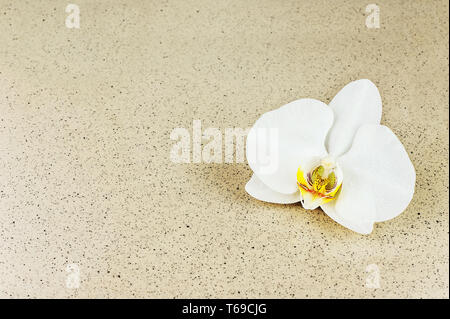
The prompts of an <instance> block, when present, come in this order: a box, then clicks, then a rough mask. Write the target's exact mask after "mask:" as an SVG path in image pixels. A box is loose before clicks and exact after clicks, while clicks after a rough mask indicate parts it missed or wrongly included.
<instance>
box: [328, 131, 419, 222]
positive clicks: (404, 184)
mask: <svg viewBox="0 0 450 319" xmlns="http://www.w3.org/2000/svg"><path fill="white" fill-rule="evenodd" d="M337 162H338V163H339V165H340V166H341V168H342V171H343V175H344V180H343V184H342V191H341V193H340V194H339V196H338V198H337V199H336V203H335V210H336V213H337V214H338V215H339V216H340V217H342V218H344V219H346V220H348V221H351V222H354V223H365V222H370V221H375V222H381V221H385V220H389V219H391V218H394V217H396V216H397V215H399V214H400V213H401V212H403V211H404V210H405V209H406V207H407V206H408V204H409V202H410V201H411V199H412V197H413V194H414V185H415V179H416V174H415V171H414V166H413V165H412V163H411V161H410V159H409V157H408V154H407V152H406V150H405V148H404V147H403V145H402V143H401V142H400V141H399V139H398V138H397V137H396V136H395V134H394V133H393V132H392V131H391V130H390V129H389V128H387V127H386V126H383V125H363V126H361V127H360V129H359V130H358V131H357V133H356V135H355V139H354V141H353V145H352V148H351V149H350V150H349V151H348V152H347V153H346V154H345V155H343V156H342V157H340V158H338V159H337Z"/></svg>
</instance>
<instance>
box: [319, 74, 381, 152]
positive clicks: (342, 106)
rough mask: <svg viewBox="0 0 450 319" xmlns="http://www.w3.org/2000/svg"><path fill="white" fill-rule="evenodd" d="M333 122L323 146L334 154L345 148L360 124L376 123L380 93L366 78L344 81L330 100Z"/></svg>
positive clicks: (377, 121) (379, 114) (379, 110)
mask: <svg viewBox="0 0 450 319" xmlns="http://www.w3.org/2000/svg"><path fill="white" fill-rule="evenodd" d="M330 107H331V109H332V110H333V112H334V124H333V127H332V128H331V130H330V132H329V134H328V137H327V140H326V146H327V150H328V152H329V153H330V155H331V156H334V157H338V156H340V155H342V154H344V153H345V152H346V151H348V150H349V149H350V147H351V145H352V141H353V138H354V136H355V133H356V131H357V130H358V128H359V127H360V126H361V125H363V124H380V120H381V96H380V93H379V92H378V89H377V87H376V86H375V84H373V83H372V82H371V81H370V80H365V79H364V80H358V81H353V82H350V83H349V84H347V85H346V86H345V87H344V88H343V89H341V90H340V91H339V92H338V94H337V95H336V96H335V97H334V98H333V100H332V101H331V102H330Z"/></svg>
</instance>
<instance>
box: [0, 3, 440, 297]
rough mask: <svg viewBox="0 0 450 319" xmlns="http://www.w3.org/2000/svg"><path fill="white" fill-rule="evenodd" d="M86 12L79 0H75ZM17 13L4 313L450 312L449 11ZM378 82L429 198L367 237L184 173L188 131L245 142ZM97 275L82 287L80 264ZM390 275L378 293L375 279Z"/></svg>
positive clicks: (2, 96) (6, 44) (0, 246)
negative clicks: (229, 300) (303, 110)
mask: <svg viewBox="0 0 450 319" xmlns="http://www.w3.org/2000/svg"><path fill="white" fill-rule="evenodd" d="M71 2H72V1H71ZM74 2H75V3H77V4H78V5H79V6H80V9H81V28H80V29H79V30H76V29H67V28H66V27H65V18H66V13H65V11H64V10H65V6H66V5H67V3H68V2H67V3H66V2H64V1H59V0H58V1H56V0H54V1H50V0H47V1H37V0H36V1H32V0H28V1H23V0H14V1H13V0H0V30H1V32H0V297H33V298H34V297H46V298H48V297H78V298H80V297H109V298H116V297H152V298H159V297H169V298H171V297H176V298H178V297H275V298H278V297H288V298H289V297H297V298H303V297H306V298H312V297H332V298H336V297H351V298H358V297H363V298H372V297H380V298H388V297H399V298H413V297H424V298H429V297H432V298H435V297H447V298H448V296H449V291H448V283H449V264H448V257H449V256H448V255H449V234H448V228H449V227H448V226H449V219H448V213H449V209H448V204H449V197H448V196H449V192H448V177H449V166H448V151H449V148H448V146H449V139H448V123H449V121H448V120H449V114H448V105H449V104H448V98H449V91H448V89H449V85H448V75H449V69H448V49H449V47H448V27H449V24H448V9H449V8H448V3H447V1H406V0H405V1H387V0H383V1H379V0H377V1H376V2H375V3H377V4H378V5H379V6H380V8H381V28H380V29H367V28H366V26H365V11H364V10H365V7H366V5H367V4H369V3H371V1H369V0H367V1H350V0H347V1H333V2H331V1H325V0H324V1H298V0H297V1H294V0H290V1H281V0H279V1H277V0H245V1H212V0H211V1H206V0H182V1H181V0H180V1H175V0H164V1H156V0H155V1H87V0H76V1H75V0H74ZM358 78H369V79H371V80H372V81H373V82H375V83H376V84H377V86H378V87H379V90H380V92H381V95H382V99H383V119H382V123H383V124H386V125H387V126H389V127H390V128H391V129H392V130H393V131H394V132H395V133H396V134H397V135H398V136H399V138H400V140H401V141H402V142H403V143H404V145H405V147H406V149H407V150H408V151H409V153H410V157H411V160H412V161H413V163H414V165H415V167H416V171H417V185H416V194H415V196H414V198H413V201H412V203H411V204H410V206H409V207H408V209H407V210H406V211H405V212H404V213H403V214H402V215H400V216H399V217H397V218H395V219H394V220H391V221H388V222H385V223H381V224H377V225H376V227H375V229H374V232H373V233H372V234H371V235H369V236H362V235H358V234H356V233H353V232H351V231H349V230H346V229H345V228H343V227H341V226H340V225H338V224H336V223H335V222H333V221H332V220H331V219H330V218H328V217H327V216H326V215H325V214H324V213H323V212H321V211H319V210H317V211H314V212H307V211H305V210H303V209H302V208H301V206H300V205H272V204H266V203H262V202H259V201H257V200H254V199H252V198H250V197H249V196H248V195H247V194H246V193H245V191H244V185H245V183H246V182H247V180H248V178H249V177H250V175H251V171H250V169H249V168H248V165H247V164H214V165H211V164H184V165H183V164H173V163H171V162H170V160H169V153H170V148H171V146H172V145H173V143H174V142H173V141H171V140H170V139H169V134H170V132H171V130H172V129H173V128H175V127H187V128H189V129H190V128H191V127H192V120H193V119H201V120H202V124H203V127H208V126H215V127H219V128H221V129H225V128H226V127H234V126H236V127H248V126H251V125H252V124H253V122H254V121H255V120H256V119H257V118H258V117H259V116H260V115H261V114H262V113H264V112H266V111H269V110H271V109H274V108H276V107H278V106H280V105H283V104H285V103H287V102H289V101H292V100H294V99H297V98H300V97H313V98H318V99H320V100H322V101H324V102H329V101H330V99H331V98H332V97H333V96H334V94H335V93H336V92H337V91H338V90H339V89H340V88H341V87H343V86H344V85H345V84H346V83H348V82H350V81H351V80H355V79H358ZM69 263H76V264H77V265H78V266H79V268H80V271H81V285H80V287H79V289H76V290H71V289H67V288H66V284H65V280H66V276H67V273H66V265H67V264H69ZM369 264H376V265H378V267H379V269H380V278H381V282H380V284H381V287H380V288H379V289H368V288H366V287H365V280H366V277H367V275H368V273H366V271H365V270H366V267H367V265H369Z"/></svg>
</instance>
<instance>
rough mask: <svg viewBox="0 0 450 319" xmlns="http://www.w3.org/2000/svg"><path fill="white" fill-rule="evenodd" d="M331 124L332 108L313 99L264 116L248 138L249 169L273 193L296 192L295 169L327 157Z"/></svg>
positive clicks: (295, 103) (304, 100)
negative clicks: (326, 140) (327, 140)
mask: <svg viewBox="0 0 450 319" xmlns="http://www.w3.org/2000/svg"><path fill="white" fill-rule="evenodd" d="M332 123H333V112H332V111H331V109H330V108H329V107H328V106H327V105H326V104H324V103H322V102H320V101H318V100H314V99H300V100H297V101H294V102H291V103H288V104H286V105H284V106H282V107H280V108H279V109H277V110H274V111H271V112H267V113H265V114H263V115H262V116H261V117H260V118H259V119H258V120H257V121H256V123H255V125H254V126H253V127H252V128H251V129H250V132H249V134H248V136H247V160H248V162H249V165H250V167H251V169H252V170H253V172H254V173H255V174H256V175H257V176H258V178H259V179H260V180H261V181H262V182H263V183H264V184H265V185H267V186H268V187H269V188H270V189H272V190H274V191H276V192H279V193H283V194H292V193H294V192H296V191H298V187H297V178H296V176H297V169H298V167H299V166H300V165H304V166H307V165H309V164H310V163H311V161H314V160H317V159H318V158H321V157H324V156H326V154H327V152H326V149H325V138H326V135H327V133H328V130H329V129H330V127H331V125H332ZM267 136H268V137H269V139H270V140H268V138H267ZM262 155H263V156H262ZM264 156H265V157H266V158H265V161H264V158H263V157H264Z"/></svg>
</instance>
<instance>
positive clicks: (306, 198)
mask: <svg viewBox="0 0 450 319" xmlns="http://www.w3.org/2000/svg"><path fill="white" fill-rule="evenodd" d="M342 177H343V176H342V171H341V170H340V168H339V167H338V165H337V164H336V162H335V161H334V159H332V158H328V157H327V158H324V159H322V160H321V161H320V162H319V163H316V164H315V165H312V167H311V168H310V169H309V170H307V171H306V174H305V171H303V170H302V167H299V168H298V171H297V186H298V188H299V190H300V193H301V198H302V200H301V203H302V205H303V208H305V209H316V208H317V207H319V206H321V205H322V204H325V203H328V202H330V201H332V200H334V199H336V197H337V196H338V195H339V190H340V189H341V185H342V180H343V178H342Z"/></svg>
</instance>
